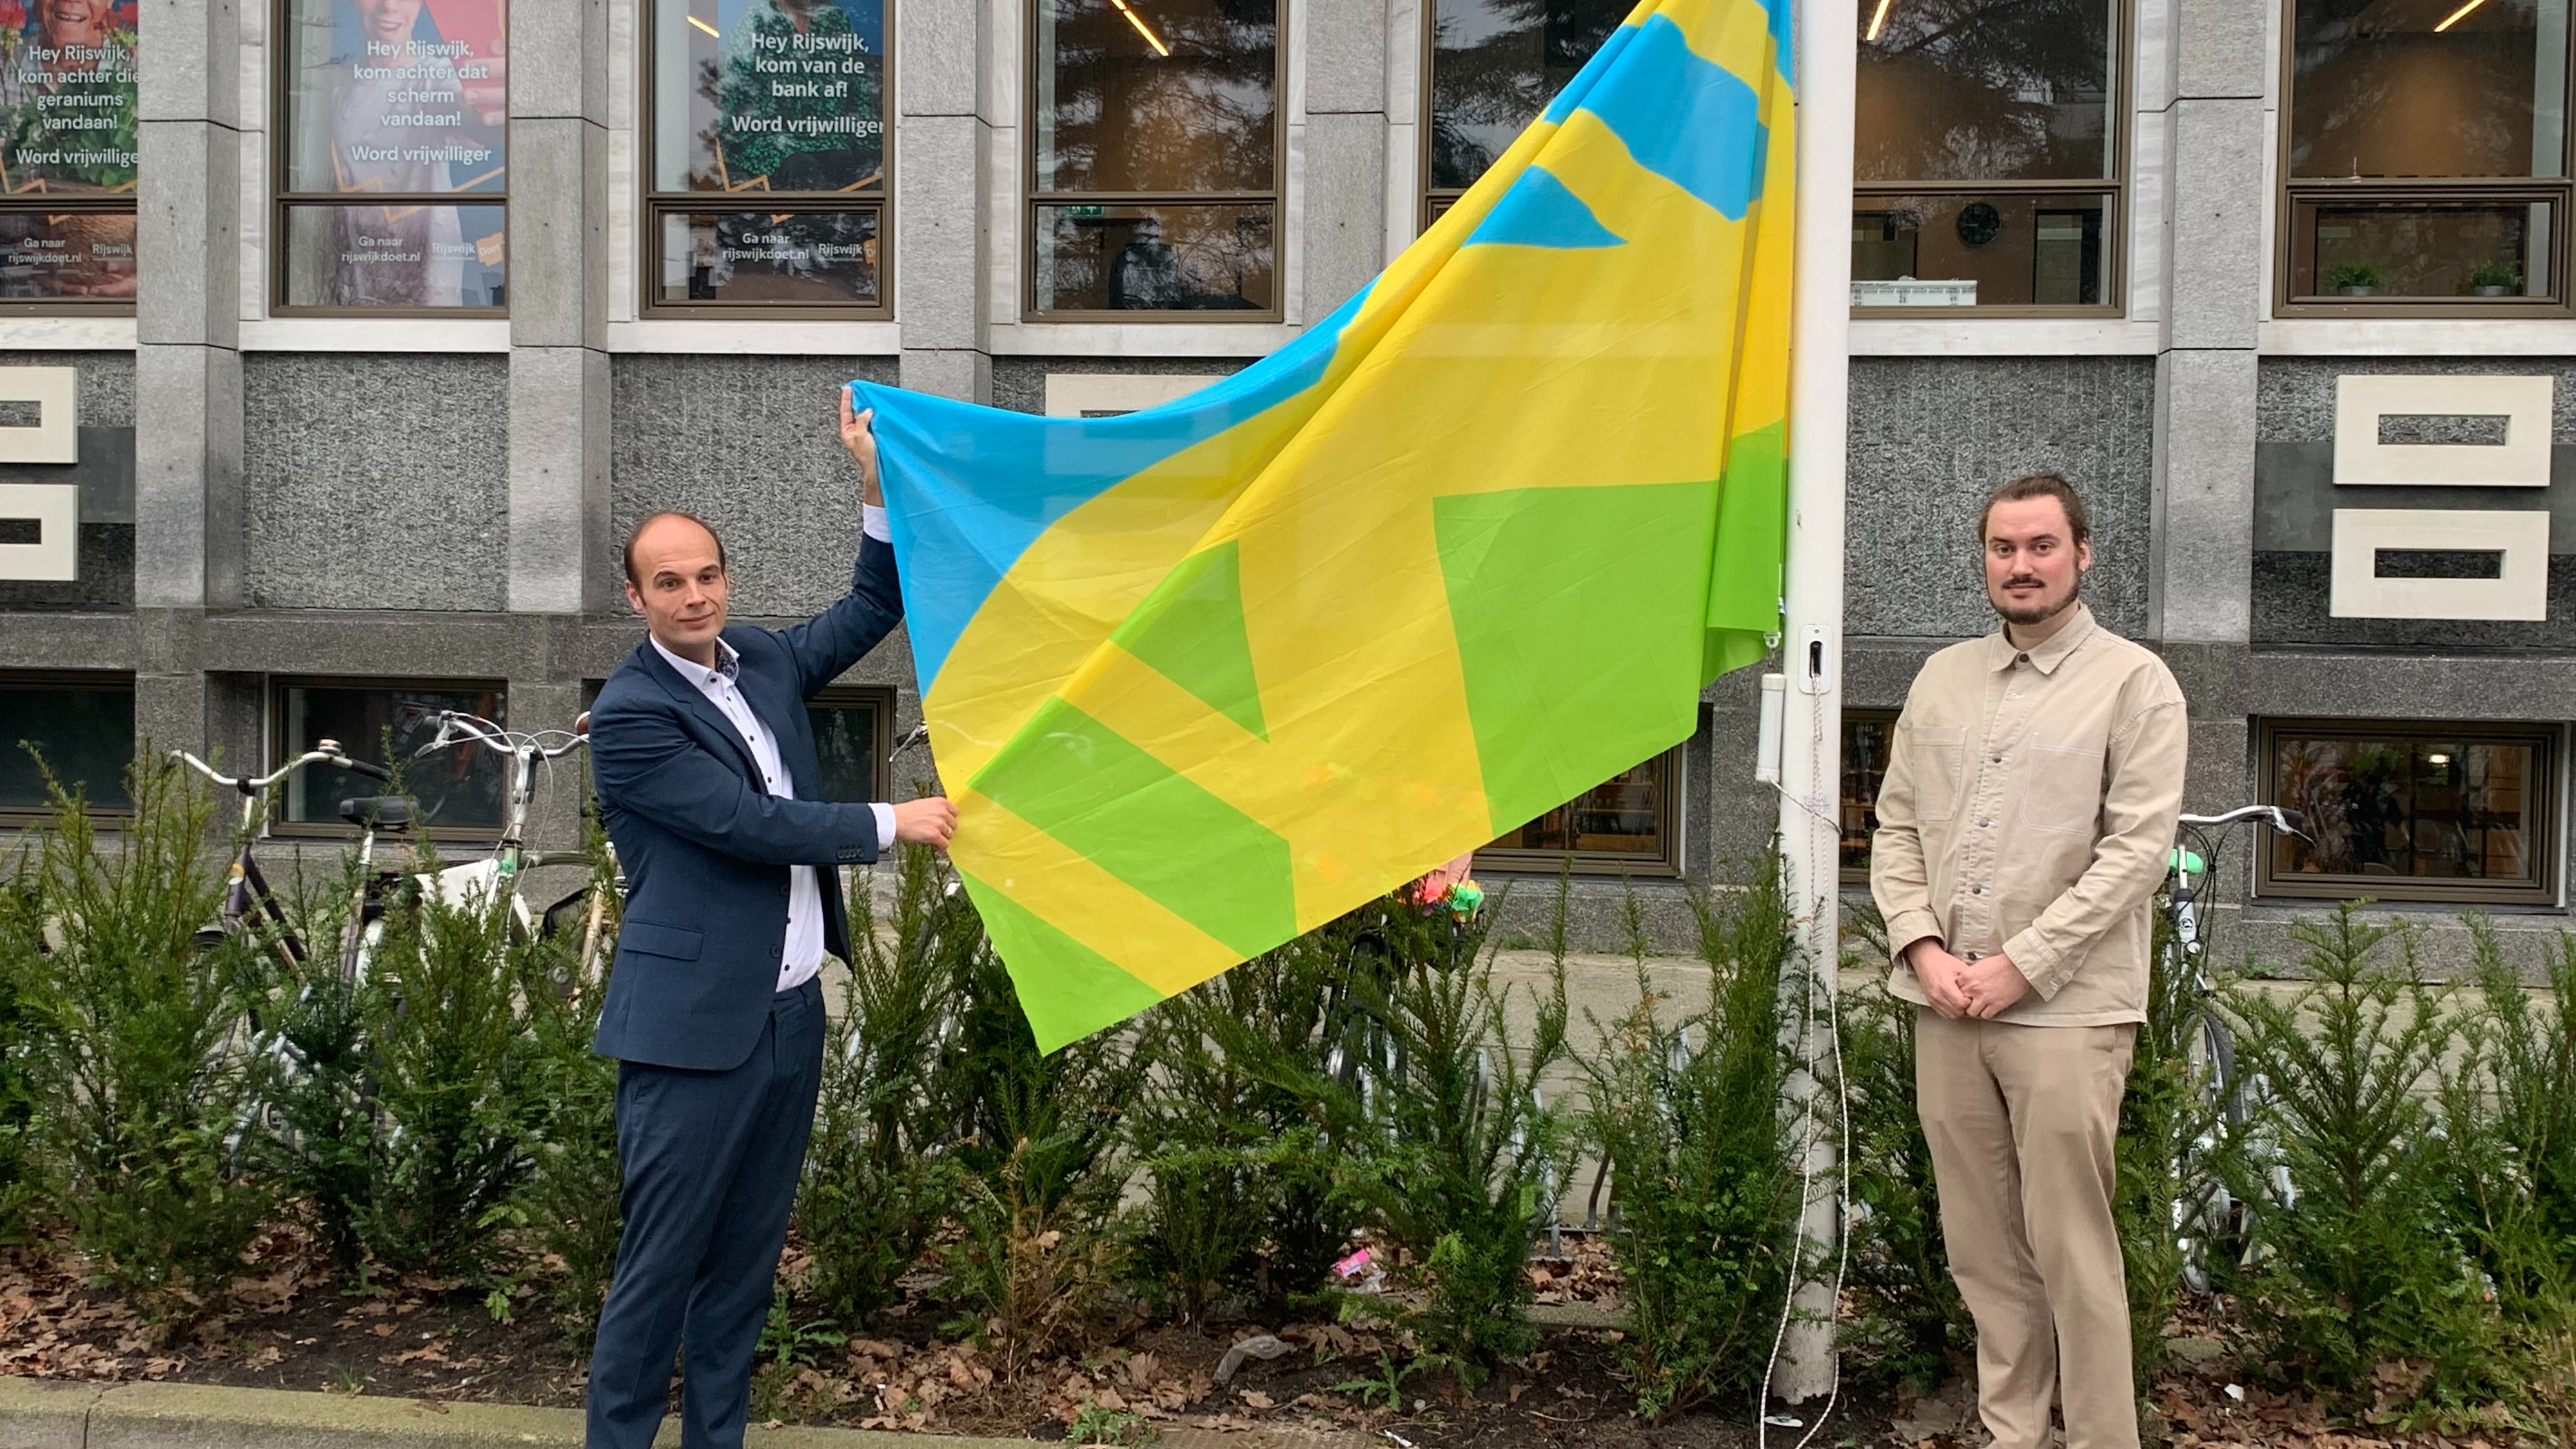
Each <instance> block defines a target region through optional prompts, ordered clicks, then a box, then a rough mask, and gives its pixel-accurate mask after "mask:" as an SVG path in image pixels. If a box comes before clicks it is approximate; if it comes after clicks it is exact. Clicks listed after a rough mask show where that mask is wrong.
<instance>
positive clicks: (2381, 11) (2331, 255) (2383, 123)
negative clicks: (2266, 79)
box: [2280, 0, 2570, 306]
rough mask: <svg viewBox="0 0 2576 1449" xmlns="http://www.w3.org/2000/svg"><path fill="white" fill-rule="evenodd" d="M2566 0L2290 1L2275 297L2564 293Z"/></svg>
mask: <svg viewBox="0 0 2576 1449" xmlns="http://www.w3.org/2000/svg"><path fill="white" fill-rule="evenodd" d="M2569 9H2570V0H2478V3H2476V4H2463V3H2460V0H2448V3H2445V0H2296V3H2295V4H2294V5H2293V6H2292V22H2291V41H2290V44H2291V57H2290V97H2289V105H2288V111H2289V116H2288V124H2289V155H2288V165H2287V171H2288V176H2287V182H2286V189H2287V192H2288V197H2287V203H2288V204H2287V209H2286V211H2285V214H2284V216H2283V220H2282V225H2281V227H2280V231H2281V234H2282V236H2283V238H2284V240H2285V243H2286V253H2287V255H2286V256H2285V258H2284V265H2283V268H2282V273H2283V277H2282V286H2281V291H2282V295H2283V297H2284V300H2285V301H2286V302H2289V303H2292V304H2295V305H2300V306H2306V305H2311V304H2319V303H2324V304H2331V305H2336V306H2350V305H2353V304H2355V303H2362V304H2371V303H2378V304H2382V305H2386V304H2390V303H2395V304H2398V305H2401V306H2402V305H2405V304H2408V303H2420V302H2424V301H2442V302H2447V301H2454V300H2463V301H2465V300H2472V299H2486V300H2490V301H2494V302H2499V303H2505V304H2510V303H2513V302H2515V301H2524V302H2528V301H2531V300H2538V301H2543V302H2555V301H2562V300H2563V298H2562V296H2561V292H2562V287H2561V284H2560V282H2559V280H2558V276H2557V273H2558V272H2559V270H2560V263H2559V261H2558V254H2559V251H2560V249H2561V247H2562V246H2563V245H2564V243H2563V241H2562V239H2561V237H2560V235H2559V233H2560V232H2561V231H2562V230H2563V229H2564V223H2563V221H2562V220H2561V216H2562V212H2563V209H2564V207H2565V206H2566V202H2567V190H2566V186H2565V184H2564V181H2563V178H2565V177H2566V175H2567V154H2566V152H2567V81H2568V70H2569V60H2570V53H2569V45H2568V41H2569V35H2568V19H2569V15H2568V12H2569Z"/></svg>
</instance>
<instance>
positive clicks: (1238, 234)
mask: <svg viewBox="0 0 2576 1449" xmlns="http://www.w3.org/2000/svg"><path fill="white" fill-rule="evenodd" d="M1037 218H1038V228H1039V234H1038V259H1037V260H1038V265H1037V305H1038V310H1039V311H1042V312H1052V311H1064V312H1206V311H1217V312H1224V311H1263V310H1267V309H1268V308H1269V307H1270V306H1271V297H1272V286H1271V282H1272V267H1271V256H1272V245H1273V238H1272V230H1273V228H1272V225H1271V208H1269V207H1268V206H1110V205H1100V204H1092V205H1078V206H1041V207H1039V208H1038V211H1037Z"/></svg>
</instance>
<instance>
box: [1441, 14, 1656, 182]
mask: <svg viewBox="0 0 2576 1449" xmlns="http://www.w3.org/2000/svg"><path fill="white" fill-rule="evenodd" d="M1629 9H1630V7H1629V6H1628V5H1626V4H1623V3H1620V0H1439V3H1438V4H1437V5H1436V6H1435V7H1434V9H1433V12H1432V20H1431V146H1430V162H1431V173H1430V186H1431V189H1432V190H1433V191H1434V192H1446V193H1455V192H1459V191H1463V190H1465V189H1466V188H1468V187H1470V186H1473V185H1475V184H1476V178H1477V177H1479V176H1482V175H1484V174H1485V168H1487V167H1489V166H1491V165H1493V164H1494V160H1495V158H1497V157H1499V156H1501V155H1502V154H1503V152H1504V150H1505V149H1506V148H1508V147H1509V146H1510V145H1511V144H1512V141H1513V140H1514V138H1516V137H1518V136H1519V135H1520V133H1521V132H1522V131H1523V130H1525V129H1527V128H1528V126H1529V123H1530V122H1532V121H1534V120H1537V119H1538V114H1539V112H1541V111H1543V110H1545V109H1547V103H1548V102H1549V101H1551V100H1554V99H1555V98H1556V93H1557V92H1558V91H1560V90H1563V89H1564V88H1565V83H1566V82H1567V81H1570V80H1572V79H1574V74H1575V72H1577V71H1579V70H1581V69H1583V67H1584V65H1585V64H1586V63H1587V62H1589V61H1590V60H1591V59H1592V56H1593V53H1594V52H1595V51H1598V50H1599V49H1600V48H1601V42H1602V41H1604V40H1606V39H1608V38H1609V35H1610V32H1611V31H1613V30H1616V29H1618V28H1619V22H1620V21H1621V20H1623V19H1625V18H1627V14H1628V11H1629ZM1444 202H1445V198H1443V199H1442V200H1436V201H1435V202H1434V205H1435V206H1440V205H1443V204H1444Z"/></svg>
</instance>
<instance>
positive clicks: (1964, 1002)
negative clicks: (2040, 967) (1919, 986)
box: [1905, 936, 2030, 1021]
mask: <svg viewBox="0 0 2576 1449" xmlns="http://www.w3.org/2000/svg"><path fill="white" fill-rule="evenodd" d="M1905 961H1906V964H1907V965H1909V966H1912V967H1913V968H1914V979H1915V980H1917V981H1920V982H1922V983H1923V994H1924V995H1925V996H1926V997H1928V998H1930V999H1931V1003H1932V1009H1933V1010H1934V1011H1937V1012H1939V1013H1941V1015H1942V1016H1944V1017H1946V1018H1948V1019H1949V1020H1951V1021H1957V1020H1958V1019H1959V1018H1961V1017H1963V1016H1973V1017H1977V1018H1979V1019H1980V1020H1991V1019H1993V1018H1994V1017H1996V1016H1999V1015H2001V1014H2003V1012H2004V1011H2005V1010H2006V1009H2007V1008H2009V1007H2010V1006H2011V1005H2012V1004H2013V1003H2014V1002H2016V1001H2019V1000H2021V999H2022V997H2023V996H2024V995H2025V994H2027V993H2028V992H2029V990H2030V978H2029V977H2027V976H2024V975H2022V974H2021V968H2020V967H2018V966H2015V965H2014V964H2013V962H2012V958H2011V957H2010V956H2007V955H2005V954H2004V953H2003V952H2001V951H1997V952H1996V953H1994V954H1993V955H1991V956H1980V957H1978V958H1977V959H1976V960H1974V961H1966V960H1962V959H1960V958H1959V957H1957V956H1953V955H1951V954H1950V951H1949V948H1948V947H1946V946H1943V945H1942V944H1941V943H1940V942H1939V941H1937V940H1935V939H1933V938H1932V937H1929V936H1926V937H1924V938H1923V939H1922V940H1920V941H1917V942H1915V943H1914V944H1913V945H1911V946H1908V947H1906V948H1905Z"/></svg>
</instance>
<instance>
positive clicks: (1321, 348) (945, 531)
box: [852, 288, 1368, 690]
mask: <svg viewBox="0 0 2576 1449" xmlns="http://www.w3.org/2000/svg"><path fill="white" fill-rule="evenodd" d="M1367 296H1368V291H1367V289H1365V288H1363V289H1362V290H1361V291H1360V293H1359V295H1358V296H1355V297H1353V298H1351V299H1350V300H1349V301H1348V302H1345V303H1343V304H1342V306H1341V307H1340V309H1339V310H1337V311H1335V312H1334V313H1333V315H1332V316H1330V317H1328V318H1325V319H1324V320H1323V321H1322V322H1319V323H1317V324H1316V325H1315V326H1314V327H1312V328H1310V329H1308V331H1307V332H1306V334H1305V335H1304V336H1302V337H1300V338H1298V339H1297V340H1296V341H1295V342H1292V343H1290V344H1288V345H1287V346H1286V347H1283V348H1281V349H1280V350H1279V351H1277V352H1274V353H1272V354H1271V355H1270V356H1268V357H1265V358H1263V359H1262V360H1261V361H1259V362H1256V363H1254V364H1253V365H1252V366H1250V367H1247V368H1245V369H1243V370H1242V371H1241V372H1238V373H1236V374H1234V375H1233V376H1232V377H1229V378H1227V379H1225V380H1224V381H1223V382H1216V383H1210V384H1209V385H1208V386H1206V387H1204V388H1201V389H1200V390H1199V391H1197V392H1195V393H1192V394H1191V395H1190V396H1188V397H1186V398H1182V399H1178V400H1176V401H1173V402H1169V403H1165V404H1163V405H1161V406H1160V407H1153V408H1147V409H1145V410H1143V411H1141V412H1133V413H1129V414H1127V415H1126V416H1124V417H1116V418H1042V417H1032V416H1030V415H1028V414H1025V413H1007V412H996V411H994V410H993V409H991V408H986V407H978V406H976V405H975V404H973V403H962V402H955V401H952V400H950V399H947V398H935V397H926V396H924V395H922V394H919V393H910V392H904V391H902V390H901V389H899V388H891V387H882V386H879V385H878V384H875V383H870V382H856V383H853V384H852V386H854V387H855V388H857V389H858V405H859V406H860V407H862V408H875V409H876V410H877V416H876V434H877V448H878V453H879V456H880V457H881V459H882V460H883V467H884V470H885V485H886V489H887V492H888V493H889V494H890V495H901V499H902V501H901V503H900V505H899V506H897V507H895V508H893V509H891V510H890V511H889V522H890V523H891V524H892V525H893V528H894V535H895V538H894V542H895V548H896V550H897V552H898V554H899V555H900V556H901V557H903V558H905V559H909V560H913V561H914V562H913V564H912V565H911V567H910V568H909V569H907V571H906V572H905V574H904V576H903V608H904V620H905V623H906V625H907V627H908V628H909V629H910V630H911V634H912V658H913V668H914V670H915V672H916V674H917V675H918V677H919V678H920V680H921V687H922V688H923V689H924V690H928V689H929V688H930V682H931V681H932V680H933V679H935V678H937V677H938V675H939V666H940V665H941V664H942V663H944V662H945V661H946V660H947V658H948V651H949V650H950V649H952V648H954V647H955V646H956V643H957V636H958V635H959V634H961V633H963V632H965V629H966V621H967V620H969V619H972V618H974V617H975V611H976V610H978V609H981V608H982V607H983V606H984V600H985V599H986V598H988V597H990V596H991V594H992V592H993V588H994V586H995V585H997V584H999V583H1000V582H1001V581H1002V575H1003V574H1005V573H1007V572H1009V571H1010V567H1011V565H1012V564H1014V563H1017V562H1018V561H1019V557H1020V555H1021V554H1023V553H1026V552H1027V551H1028V547H1029V545H1030V544H1031V543H1033V542H1035V541H1036V540H1037V536H1038V535H1039V534H1041V533H1044V532H1045V531H1046V530H1047V529H1048V527H1050V526H1051V525H1053V524H1054V523H1055V521H1056V520H1057V519H1059V518H1062V517H1064V516H1065V515H1066V514H1068V513H1071V512H1072V511H1073V510H1074V509H1076V508H1079V507H1081V506H1082V505H1083V504H1085V503H1088V502H1090V501H1091V500H1092V499H1094V498H1097V497H1099V496H1100V495H1101V494H1102V493H1105V492H1107V491H1108V490H1109V488H1110V487H1111V485H1113V484H1117V483H1121V482H1124V481H1126V480H1127V479H1129V478H1132V477H1134V476H1135V475H1136V474H1138V473H1141V472H1143V471H1144V470H1146V469H1147V468H1150V467H1152V466H1153V465H1155V464H1156V463H1159V462H1161V461H1163V460H1164V459H1165V458H1168V457H1170V456H1172V455H1173V454H1174V453H1178V452H1180V451H1181V450H1182V449H1184V448H1188V447H1191V446H1194V445H1196V444H1199V443H1203V442H1206V441H1207V440H1208V439H1210V438H1213V437H1215V436H1216V435H1217V434H1219V433H1222V432H1225V431H1226V430H1228V429H1230V428H1233V427H1236V426H1238V425H1240V424H1242V423H1244V422H1246V421H1248V420H1249V419H1251V418H1254V417H1257V416H1259V415H1260V414H1262V413H1264V412H1267V411H1269V410H1270V409H1271V408H1273V407H1276V406H1278V405H1279V404H1280V403H1282V402H1285V401H1287V400H1288V399H1289V398H1292V397H1295V396H1296V395H1297V394H1299V393H1301V392H1304V391H1305V390H1306V389H1308V388H1310V387H1313V386H1314V385H1315V384H1316V383H1318V382H1320V381H1322V380H1323V377H1324V373H1325V370H1326V369H1327V367H1329V366H1330V364H1331V363H1332V360H1333V353H1334V350H1335V349H1336V348H1337V347H1339V346H1340V344H1341V336H1342V328H1343V326H1344V325H1345V324H1347V323H1348V322H1349V321H1350V319H1351V317H1352V315H1353V314H1355V313H1356V312H1358V310H1359V307H1360V303H1361V301H1362V300H1363V299H1365V298H1366V297H1367ZM970 485H971V486H970ZM888 501H889V502H893V501H894V499H893V498H892V497H890V498H889V499H888ZM926 560H937V561H938V567H939V569H940V572H939V574H938V575H937V576H935V577H930V576H922V568H923V561H926Z"/></svg>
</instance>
